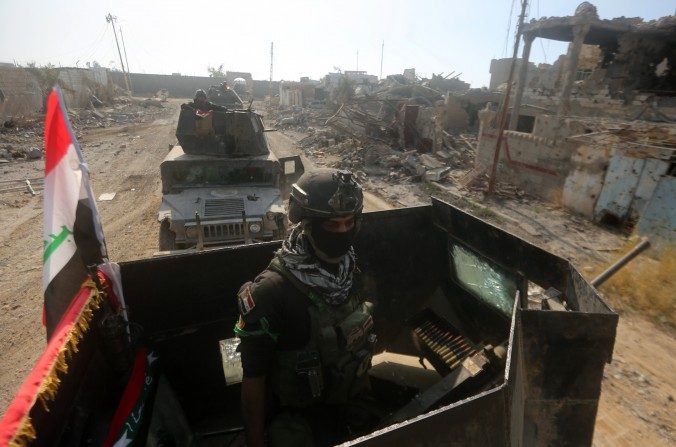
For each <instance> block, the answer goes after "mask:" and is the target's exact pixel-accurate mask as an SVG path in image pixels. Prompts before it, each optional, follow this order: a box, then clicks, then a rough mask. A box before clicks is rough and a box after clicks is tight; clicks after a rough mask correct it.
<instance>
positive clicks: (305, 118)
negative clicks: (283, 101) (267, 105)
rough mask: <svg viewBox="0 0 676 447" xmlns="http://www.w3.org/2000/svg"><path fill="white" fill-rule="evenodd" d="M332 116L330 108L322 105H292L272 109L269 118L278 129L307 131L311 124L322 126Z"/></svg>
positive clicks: (268, 114)
mask: <svg viewBox="0 0 676 447" xmlns="http://www.w3.org/2000/svg"><path fill="white" fill-rule="evenodd" d="M329 116H331V112H330V110H327V109H325V108H324V107H323V106H322V107H301V106H290V107H286V108H280V109H274V110H270V111H268V113H267V118H268V120H270V122H272V123H274V126H275V127H276V128H278V129H286V130H297V131H299V132H304V131H307V130H308V128H309V127H310V126H322V125H323V124H324V122H325V121H326V119H327V118H328V117H329Z"/></svg>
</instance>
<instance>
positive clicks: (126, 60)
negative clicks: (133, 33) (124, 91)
mask: <svg viewBox="0 0 676 447" xmlns="http://www.w3.org/2000/svg"><path fill="white" fill-rule="evenodd" d="M120 38H121V39H122V50H123V51H124V61H125V62H126V64H127V73H128V74H127V77H128V79H129V86H130V88H131V90H130V91H132V90H134V84H132V82H131V71H130V70H129V59H127V46H126V45H125V44H124V35H123V34H122V27H120Z"/></svg>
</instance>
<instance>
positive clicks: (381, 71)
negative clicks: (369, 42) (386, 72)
mask: <svg viewBox="0 0 676 447" xmlns="http://www.w3.org/2000/svg"><path fill="white" fill-rule="evenodd" d="M384 54H385V41H384V40H383V44H382V45H381V46H380V79H382V78H383V55H384Z"/></svg>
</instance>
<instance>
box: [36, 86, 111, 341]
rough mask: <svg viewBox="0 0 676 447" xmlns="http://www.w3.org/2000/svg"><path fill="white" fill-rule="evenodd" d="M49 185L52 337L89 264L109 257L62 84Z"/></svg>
mask: <svg viewBox="0 0 676 447" xmlns="http://www.w3.org/2000/svg"><path fill="white" fill-rule="evenodd" d="M44 185H45V189H44V234H43V244H44V252H43V256H42V261H43V273H42V285H43V290H44V297H45V301H44V314H43V323H44V324H45V326H46V328H47V339H49V338H50V337H51V335H52V333H53V331H54V329H55V328H56V326H57V324H58V323H59V320H60V319H61V316H62V315H63V313H64V312H65V311H66V309H67V308H68V305H69V304H70V302H71V300H72V299H73V297H74V296H75V295H76V294H77V292H78V290H79V289H80V286H82V283H83V281H84V280H85V279H86V278H87V277H88V276H89V273H90V272H89V270H88V267H90V266H95V267H96V266H99V265H100V264H102V263H104V261H105V260H106V258H107V254H106V245H105V241H104V238H103V230H102V228H101V221H100V219H99V214H98V210H97V209H96V202H95V200H94V194H93V192H92V188H91V183H90V180H89V171H88V170H87V165H86V164H85V161H84V158H83V157H82V151H81V150H80V145H79V144H78V142H77V139H76V138H75V134H74V133H73V129H72V127H71V125H70V122H69V121H68V115H67V112H66V107H65V104H64V101H63V96H62V94H61V90H60V89H59V88H58V87H55V88H54V89H53V90H52V92H51V93H50V94H49V97H48V98H47V113H46V115H45V183H44Z"/></svg>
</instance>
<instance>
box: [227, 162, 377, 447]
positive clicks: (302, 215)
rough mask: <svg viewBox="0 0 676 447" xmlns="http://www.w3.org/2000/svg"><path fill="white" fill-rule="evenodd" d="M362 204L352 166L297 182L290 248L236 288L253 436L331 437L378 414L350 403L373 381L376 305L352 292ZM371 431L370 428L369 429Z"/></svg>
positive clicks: (259, 440)
mask: <svg viewBox="0 0 676 447" xmlns="http://www.w3.org/2000/svg"><path fill="white" fill-rule="evenodd" d="M362 206H363V194H362V189H361V186H360V185H359V184H358V183H357V182H356V181H355V180H354V178H353V176H352V174H351V173H350V172H349V171H339V170H335V169H317V170H314V171H312V172H308V173H305V174H304V175H303V176H302V177H301V178H300V179H299V180H298V183H296V184H294V185H293V188H292V192H291V197H290V199H289V220H290V221H291V222H292V223H294V224H296V225H295V226H294V227H293V228H292V231H291V234H290V235H289V237H288V239H286V240H285V241H284V243H283V245H282V248H281V249H280V250H279V251H277V252H276V253H275V256H274V258H273V260H272V262H271V263H270V265H269V266H268V267H267V269H266V270H264V271H263V272H262V273H261V274H259V275H258V277H256V279H255V280H254V281H253V282H248V283H246V284H244V285H243V286H242V288H241V289H240V291H239V294H238V304H239V311H240V317H239V321H238V322H237V324H236V326H235V332H236V333H237V334H238V335H239V336H240V339H241V342H240V346H239V350H240V352H241V357H242V367H243V372H244V378H243V381H242V410H243V415H244V421H245V427H246V434H247V444H248V445H249V446H260V445H263V444H264V443H265V433H266V432H267V441H268V443H269V445H271V446H278V445H289V446H291V445H293V446H304V445H322V444H325V445H329V444H331V445H333V444H335V443H338V442H341V441H344V440H346V439H347V438H346V437H347V435H348V434H352V435H353V436H354V435H356V434H359V432H360V430H363V429H364V427H363V426H364V425H368V424H370V423H372V422H373V421H369V422H367V421H368V420H369V418H370V416H366V417H364V412H363V410H359V409H357V408H358V406H355V405H354V404H352V403H351V402H353V401H355V400H356V399H357V397H356V396H358V395H361V394H363V391H364V389H365V388H366V387H367V386H368V378H367V377H368V376H367V371H368V369H369V367H370V365H371V357H372V355H373V347H374V344H375V341H376V338H375V334H374V333H373V319H372V309H373V305H372V304H371V303H369V302H366V301H363V300H362V299H360V297H359V296H358V295H356V294H355V293H354V292H353V290H352V289H353V274H354V271H355V253H354V249H353V248H352V241H353V239H354V237H355V234H356V233H357V230H358V228H359V220H360V217H361V212H362ZM369 431H370V430H369Z"/></svg>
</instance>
